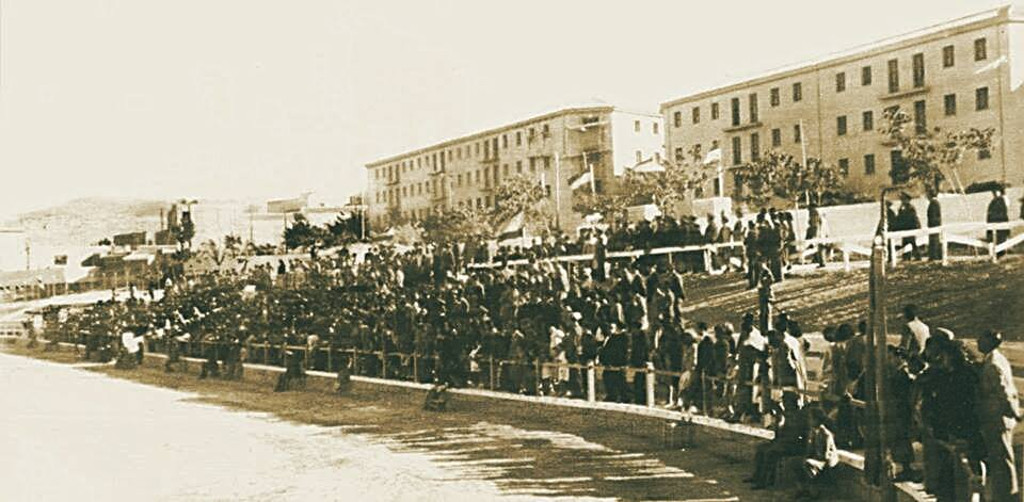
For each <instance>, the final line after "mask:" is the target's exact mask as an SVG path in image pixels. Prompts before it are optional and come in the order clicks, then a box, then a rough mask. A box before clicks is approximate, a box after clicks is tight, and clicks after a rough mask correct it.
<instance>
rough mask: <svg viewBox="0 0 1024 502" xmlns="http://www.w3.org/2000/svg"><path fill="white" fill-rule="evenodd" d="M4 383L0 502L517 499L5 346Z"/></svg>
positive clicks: (405, 456)
mask: <svg viewBox="0 0 1024 502" xmlns="http://www.w3.org/2000/svg"><path fill="white" fill-rule="evenodd" d="M0 389H2V390H0V410H2V412H0V500H54V501H57V500H59V501H68V500H104V501H108V500H131V501H140V500H345V499H347V500H356V499H359V500H484V499H493V498H500V497H508V498H516V497H514V496H512V497H510V494H502V493H501V492H500V491H499V488H498V486H497V485H496V484H494V483H493V482H491V481H487V480H481V479H472V477H471V476H466V477H463V476H461V475H460V473H459V472H458V471H455V472H453V471H452V469H450V468H442V466H441V465H440V464H439V463H438V462H436V461H434V460H432V459H431V458H430V457H429V456H428V455H425V454H423V453H416V452H402V451H396V450H395V449H394V448H392V447H389V446H388V445H387V444H384V443H383V442H379V441H371V440H370V439H367V438H366V437H363V436H361V435H357V434H356V435H353V434H346V433H345V432H344V429H343V428H337V427H335V428H323V427H315V426H302V425H295V424H292V423H286V422H281V421H277V420H274V419H272V418H271V417H268V416H266V415H261V414H251V413H238V412H233V411H226V410H224V409H222V408H219V407H215V406H210V405H204V404H199V403H196V402H191V401H189V400H188V398H189V397H190V396H189V395H188V394H184V393H180V392H176V391H171V390H166V389H160V388H155V387H149V386H144V385H140V384H136V383H132V382H128V381H123V380H118V379H111V378H108V377H105V376H102V375H99V374H95V373H92V372H87V371H80V370H77V369H74V368H70V367H66V366H60V365H56V364H52V363H47V362H42V361H37V360H32V359H26V358H21V357H16V356H11V355H6V354H0ZM530 499H531V500H535V499H537V497H536V496H531V497H530Z"/></svg>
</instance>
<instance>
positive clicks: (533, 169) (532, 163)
mask: <svg viewBox="0 0 1024 502" xmlns="http://www.w3.org/2000/svg"><path fill="white" fill-rule="evenodd" d="M530 172H531V173H535V172H537V159H535V158H533V157H530Z"/></svg>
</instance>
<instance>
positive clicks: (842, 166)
mask: <svg viewBox="0 0 1024 502" xmlns="http://www.w3.org/2000/svg"><path fill="white" fill-rule="evenodd" d="M793 132H794V136H795V137H796V138H797V139H796V141H797V142H799V141H800V134H801V131H800V125H799V124H797V125H796V126H794V127H793ZM781 136H782V134H781V131H780V130H779V129H772V146H773V147H777V146H779V145H781V143H782V140H781ZM696 148H700V145H697V146H696ZM893 152H895V153H893V157H894V159H893V162H899V159H896V158H895V157H897V154H898V153H899V150H893ZM681 155H682V149H681V148H676V156H677V157H678V156H681ZM991 156H992V153H991V152H990V151H988V150H979V151H978V160H985V159H989V158H991ZM760 157H761V137H760V135H759V134H758V133H752V134H751V135H750V160H751V162H756V161H757V160H758V159H760ZM732 163H733V165H740V164H742V163H743V139H742V138H741V137H740V136H733V138H732ZM836 165H837V167H838V168H839V170H840V171H841V172H843V173H844V174H847V175H848V174H850V159H848V158H841V159H839V160H838V161H837V162H836ZM864 174H865V175H872V174H875V154H873V153H869V154H866V155H864Z"/></svg>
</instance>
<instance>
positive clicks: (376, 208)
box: [366, 105, 664, 230]
mask: <svg viewBox="0 0 1024 502" xmlns="http://www.w3.org/2000/svg"><path fill="white" fill-rule="evenodd" d="M661 129H662V118H661V116H660V115H657V114H645V113H633V112H627V111H623V110H619V109H617V108H615V107H613V106H608V105H600V106H586V107H575V108H565V109H562V110H558V111H555V112H552V113H547V114H543V115H539V116H535V117H532V118H529V119H526V120H523V121H519V122H515V123H512V124H508V125H505V126H502V127H497V128H494V129H488V130H485V131H480V132H478V133H475V134H470V135H467V136H463V137H459V138H455V139H452V140H448V141H444V142H442V143H438V144H436V145H432V146H428V147H425V148H420V149H417V150H413V151H411V152H407V153H403V154H400V155H396V156H393V157H389V158H386V159H381V160H378V161H374V162H371V163H369V164H367V165H366V169H367V175H368V179H369V187H368V192H367V197H366V199H367V206H368V207H369V217H370V221H371V222H373V223H374V224H375V226H376V227H377V228H382V226H384V225H387V224H388V222H389V221H391V220H393V219H395V218H396V217H398V218H400V219H405V220H412V221H420V220H422V219H423V218H425V217H426V216H427V215H428V214H430V212H431V211H433V210H436V209H441V208H447V207H473V208H478V209H481V210H483V209H486V208H490V207H493V206H494V205H495V204H496V201H495V189H496V187H498V186H499V185H500V183H501V182H502V180H505V179H508V178H509V177H510V176H513V175H517V174H526V175H527V176H530V177H535V178H536V179H537V181H538V183H540V184H542V185H543V186H544V187H545V189H546V191H547V194H548V197H549V198H550V202H551V207H553V208H554V209H555V213H557V218H556V222H557V223H558V224H559V225H560V226H561V227H562V228H563V229H567V230H571V228H572V227H573V226H574V225H575V224H576V223H577V222H578V221H579V218H580V216H579V215H577V214H574V213H573V211H572V190H571V188H570V184H571V182H572V181H573V180H578V179H579V177H580V176H582V175H584V174H585V173H589V172H590V171H591V170H593V184H591V183H586V184H585V186H584V187H582V188H579V187H577V188H578V189H584V190H595V191H597V192H598V193H602V192H606V191H611V190H615V189H616V186H617V178H618V176H620V175H621V174H622V173H623V171H624V170H625V169H627V168H629V167H632V166H634V165H636V164H637V163H640V162H643V161H647V160H649V159H651V158H653V157H659V158H660V154H661V151H662V148H663V145H664V139H663V137H662V133H663V131H662V130H661Z"/></svg>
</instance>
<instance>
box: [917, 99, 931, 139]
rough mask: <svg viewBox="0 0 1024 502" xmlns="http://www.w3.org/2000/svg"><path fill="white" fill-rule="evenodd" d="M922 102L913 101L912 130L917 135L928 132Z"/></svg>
mask: <svg viewBox="0 0 1024 502" xmlns="http://www.w3.org/2000/svg"><path fill="white" fill-rule="evenodd" d="M926 115H927V114H926V111H925V103H924V100H923V99H922V100H920V101H914V130H915V131H917V133H918V134H924V133H925V132H927V131H928V123H927V116H926Z"/></svg>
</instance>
